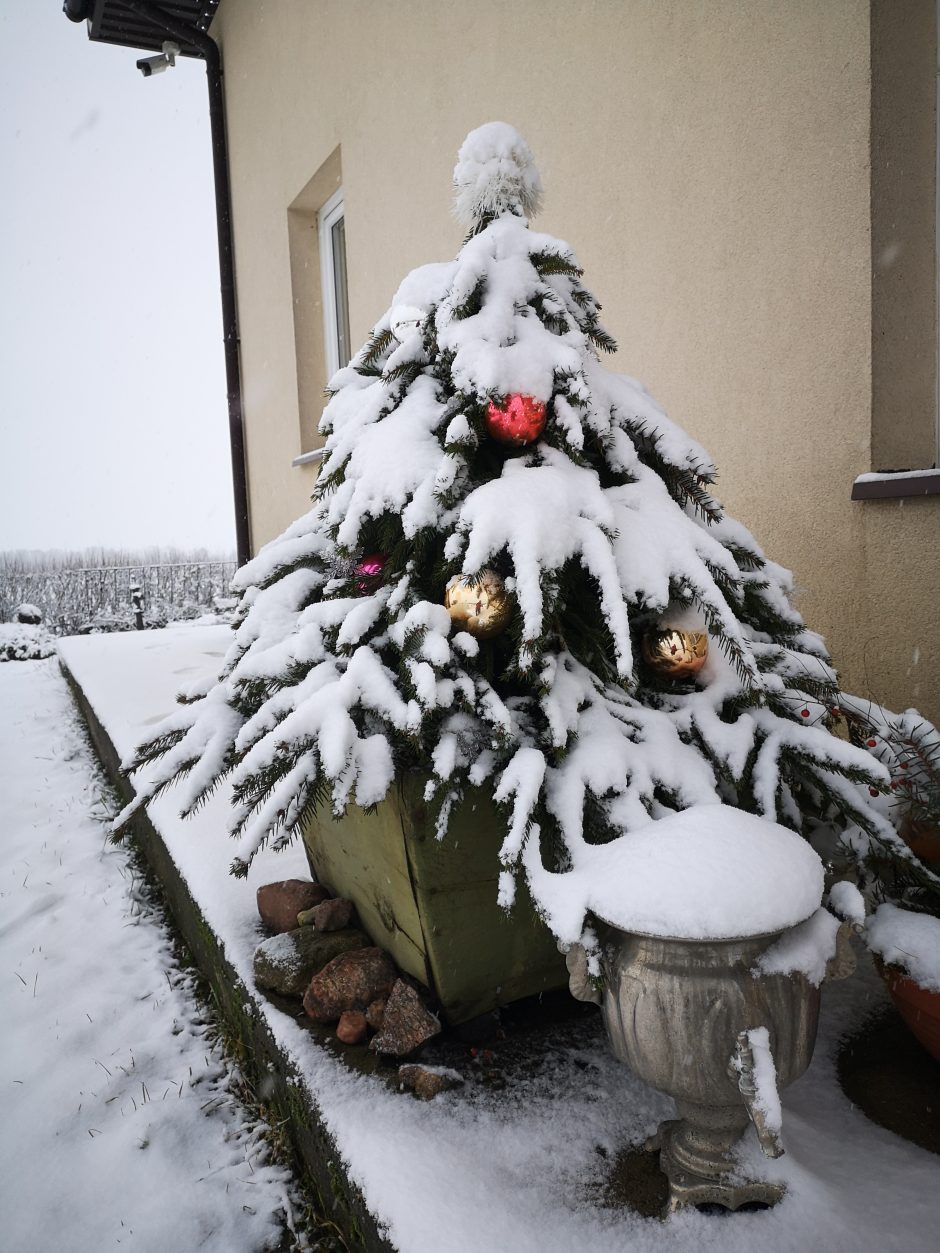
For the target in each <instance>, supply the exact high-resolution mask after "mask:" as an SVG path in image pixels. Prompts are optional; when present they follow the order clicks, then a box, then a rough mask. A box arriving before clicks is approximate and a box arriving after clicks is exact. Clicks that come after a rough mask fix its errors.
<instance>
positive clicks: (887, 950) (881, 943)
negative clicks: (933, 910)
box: [866, 901, 940, 992]
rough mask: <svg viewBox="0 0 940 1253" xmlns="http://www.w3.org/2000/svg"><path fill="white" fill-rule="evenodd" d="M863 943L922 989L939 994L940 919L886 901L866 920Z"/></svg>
mask: <svg viewBox="0 0 940 1253" xmlns="http://www.w3.org/2000/svg"><path fill="white" fill-rule="evenodd" d="M866 939H867V941H868V947H869V948H870V949H871V951H872V952H873V953H877V954H878V955H879V956H880V957H881V958H882V959H883V960H884V961H885V962H887V963H888V965H889V966H900V967H901V969H902V970H903V971H905V973H906V974H908V975H910V977H911V978H912V979H913V980H914V982H915V983H918V984H920V986H921V987H922V988H926V989H927V990H928V991H930V992H940V918H934V917H932V916H931V915H929V914H915V913H912V912H911V910H909V909H900V908H899V907H898V906H897V905H892V904H891V903H890V902H889V901H885V903H884V904H883V905H879V906H878V908H877V910H875V912H874V914H873V915H872V916H871V918H869V920H868V928H867V933H866Z"/></svg>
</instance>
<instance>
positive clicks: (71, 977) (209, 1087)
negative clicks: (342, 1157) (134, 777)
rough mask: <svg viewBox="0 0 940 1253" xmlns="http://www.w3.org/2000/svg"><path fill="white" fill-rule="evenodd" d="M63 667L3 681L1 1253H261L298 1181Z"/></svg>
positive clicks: (33, 665) (16, 668) (29, 669)
mask: <svg viewBox="0 0 940 1253" xmlns="http://www.w3.org/2000/svg"><path fill="white" fill-rule="evenodd" d="M107 805H108V802H107V798H106V787H105V783H104V780H103V776H102V774H101V771H100V769H99V767H98V765H97V762H96V760H95V758H94V756H93V753H92V750H91V749H90V747H89V745H88V743H87V740H86V739H85V736H84V734H83V732H82V730H81V729H80V718H79V715H78V713H77V711H76V709H75V706H74V703H73V701H72V699H71V694H70V693H69V691H68V688H67V686H66V684H65V681H64V679H63V677H62V675H61V673H60V671H59V668H58V664H57V662H56V661H55V660H50V661H38V662H11V663H8V664H6V665H2V666H0V810H2V815H3V817H2V832H3V854H2V860H0V956H2V961H0V971H2V986H3V989H4V997H3V1006H2V1016H3V1017H2V1021H3V1029H2V1032H0V1082H2V1085H3V1094H4V1095H3V1120H2V1133H0V1212H2V1215H3V1217H2V1228H0V1231H2V1234H0V1246H2V1248H3V1250H4V1253H46V1251H47V1250H55V1251H56V1253H100V1251H103V1250H108V1249H113V1248H118V1247H120V1248H127V1249H131V1250H137V1251H138V1253H157V1251H158V1250H160V1251H162V1250H164V1249H172V1250H174V1251H175V1253H195V1251H196V1250H200V1251H201V1253H256V1251H258V1250H262V1249H266V1248H272V1247H275V1246H276V1244H277V1241H278V1240H279V1239H280V1236H281V1234H282V1233H283V1230H284V1225H285V1221H288V1222H290V1221H291V1220H290V1217H289V1216H290V1215H291V1212H292V1211H291V1197H290V1189H291V1180H290V1176H289V1174H288V1172H287V1171H285V1170H284V1169H283V1168H282V1167H279V1166H276V1165H273V1164H270V1163H267V1162H266V1152H267V1150H266V1146H265V1144H264V1141H263V1139H262V1138H261V1131H260V1129H259V1128H258V1127H257V1126H252V1125H251V1124H250V1123H249V1121H248V1120H247V1116H246V1114H245V1111H244V1109H243V1108H242V1107H241V1106H240V1105H239V1104H238V1102H237V1100H236V1099H235V1098H234V1096H233V1094H232V1077H231V1072H230V1070H229V1068H228V1067H227V1065H226V1063H225V1061H224V1059H223V1057H222V1055H221V1052H220V1050H219V1048H218V1047H217V1046H216V1045H215V1044H214V1043H213V1042H212V1041H211V1039H210V1038H209V1036H208V1035H207V1029H206V1024H205V1022H204V1021H203V1020H202V1018H201V1016H200V1011H199V1010H198V1008H196V1006H195V1004H194V1002H193V1000H192V989H191V977H190V976H188V975H187V974H186V973H185V972H184V971H181V970H180V968H179V967H178V965H177V963H176V961H175V960H174V956H173V952H172V949H171V945H170V941H169V938H168V935H167V933H166V930H165V929H164V927H163V926H162V925H161V923H160V921H159V918H158V917H156V916H155V915H154V912H153V910H152V909H151V908H150V907H149V906H148V905H147V902H146V893H145V891H144V890H143V888H142V885H141V884H140V883H139V881H138V880H137V879H136V877H135V874H134V870H133V866H132V863H131V861H130V859H129V857H128V854H127V852H126V851H124V850H122V849H114V848H113V847H111V846H109V845H108V844H107V843H106V835H105V826H104V821H105V820H106V818H107V816H108V808H107Z"/></svg>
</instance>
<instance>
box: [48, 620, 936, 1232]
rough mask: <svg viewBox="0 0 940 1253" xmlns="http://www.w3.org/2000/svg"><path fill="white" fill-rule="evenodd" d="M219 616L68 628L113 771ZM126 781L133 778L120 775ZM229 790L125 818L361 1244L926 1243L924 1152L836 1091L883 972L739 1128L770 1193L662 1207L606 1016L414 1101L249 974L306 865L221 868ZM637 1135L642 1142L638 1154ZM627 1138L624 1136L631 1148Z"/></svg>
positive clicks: (645, 1120)
mask: <svg viewBox="0 0 940 1253" xmlns="http://www.w3.org/2000/svg"><path fill="white" fill-rule="evenodd" d="M227 639H228V629H227V628H225V627H217V626H200V625H196V626H188V627H185V626H183V627H175V628H169V629H167V630H165V631H143V632H133V633H128V634H124V635H108V636H88V637H81V638H75V639H69V640H64V641H62V642H61V644H60V657H61V663H62V667H63V670H64V672H65V674H66V676H67V678H68V679H69V681H70V683H71V685H72V687H73V690H74V691H75V694H76V698H77V700H78V702H79V705H80V708H81V709H82V712H83V713H84V715H85V718H86V720H87V722H88V726H89V730H90V732H91V735H92V738H93V740H94V743H95V746H96V748H97V750H98V753H99V754H100V756H101V758H102V760H103V762H104V764H105V766H106V767H107V769H108V771H109V773H111V774H112V777H116V772H117V763H118V760H119V758H120V757H122V756H124V755H125V754H126V753H127V752H128V751H129V750H130V749H131V748H132V747H133V746H134V745H135V744H136V743H137V742H138V741H139V740H141V739H142V738H143V737H144V735H145V734H146V732H147V731H148V729H149V728H151V727H152V726H153V725H154V724H155V723H156V722H157V721H158V720H159V719H160V718H161V717H162V716H163V715H165V714H166V713H167V712H168V711H169V710H170V709H171V708H172V706H173V700H174V695H175V692H176V690H177V688H178V687H180V686H182V685H183V684H184V683H190V682H192V681H193V680H195V679H197V678H198V677H199V676H200V674H201V673H202V672H203V671H205V670H208V669H215V668H216V667H217V665H218V662H219V659H220V658H221V656H222V654H223V652H224V649H225V646H226V643H227ZM123 793H124V796H125V797H126V796H128V795H129V792H128V788H127V784H126V783H124V784H123ZM227 807H228V797H227V795H226V794H225V793H224V791H222V792H219V793H218V794H217V795H216V796H214V797H213V798H212V800H211V801H210V802H209V803H208V804H207V805H206V806H205V807H204V808H203V809H202V810H201V811H200V812H199V813H198V814H197V815H196V817H195V818H193V819H191V820H189V821H187V822H182V821H180V820H179V819H178V817H177V816H176V809H175V806H174V800H173V796H172V793H170V794H168V795H166V796H163V797H161V798H160V799H159V800H157V801H155V802H154V803H153V804H151V806H150V807H149V810H148V816H147V818H146V819H144V820H142V821H141V822H139V824H138V826H137V829H136V836H137V838H138V839H139V841H140V843H141V846H142V848H143V850H144V852H145V855H146V856H147V858H148V859H149V861H150V863H151V865H152V866H153V867H154V869H155V870H156V872H157V874H158V876H159V878H160V879H161V880H162V882H163V885H164V888H165V890H166V894H167V899H168V904H169V906H170V908H171V910H172V912H173V914H174V916H175V919H176V922H177V924H178V926H179V928H180V930H181V931H182V933H183V935H184V937H185V939H186V941H187V943H188V944H189V946H190V948H191V950H192V952H193V955H194V957H195V959H196V960H197V962H198V963H199V964H200V966H201V967H202V968H203V970H204V971H205V973H206V975H207V976H208V978H209V980H210V981H211V983H212V987H213V990H214V993H215V996H216V998H217V1000H218V1004H219V1006H220V1008H221V1010H222V1012H223V1014H224V1015H225V1017H226V1019H227V1020H228V1025H229V1027H230V1028H231V1029H232V1030H233V1031H235V1032H236V1033H237V1034H238V1035H239V1037H240V1039H241V1041H242V1044H243V1046H244V1053H245V1068H246V1069H247V1070H249V1071H253V1075H254V1080H255V1082H256V1083H258V1084H262V1085H263V1087H262V1091H263V1092H264V1094H265V1097H266V1098H267V1099H268V1100H269V1102H270V1103H271V1104H272V1106H273V1107H274V1108H275V1109H276V1110H278V1111H280V1116H281V1117H282V1118H284V1119H289V1120H290V1130H291V1136H292V1140H293V1143H294V1147H295V1149H296V1151H297V1154H298V1157H299V1159H300V1162H301V1165H302V1168H303V1169H305V1170H306V1172H307V1173H308V1174H309V1176H310V1177H311V1179H312V1180H313V1181H314V1183H315V1185H316V1188H317V1191H318V1192H319V1193H320V1196H321V1199H322V1201H323V1203H324V1206H325V1209H326V1211H327V1213H330V1214H332V1216H333V1218H334V1219H335V1221H336V1222H337V1224H338V1225H339V1226H340V1228H341V1229H342V1230H343V1232H344V1235H345V1237H346V1239H347V1242H348V1244H349V1247H350V1248H351V1249H366V1250H370V1251H371V1250H374V1249H382V1250H387V1249H390V1248H394V1249H397V1250H400V1253H510V1251H512V1253H570V1251H571V1250H574V1249H591V1248H603V1249H605V1250H606V1251H607V1253H656V1251H659V1250H662V1251H663V1253H665V1251H666V1250H668V1251H669V1253H692V1250H695V1251H696V1253H697V1251H699V1250H702V1251H706V1250H719V1249H720V1250H723V1251H724V1253H744V1251H745V1250H752V1249H754V1248H757V1247H759V1248H761V1249H764V1250H767V1251H768V1253H773V1251H774V1250H779V1251H780V1253H782V1251H783V1250H788V1249H793V1248H820V1249H822V1248H825V1249H826V1250H827V1253H865V1250H875V1249H882V1248H904V1249H906V1250H912V1251H916V1250H926V1249H927V1248H932V1247H933V1240H934V1236H935V1230H936V1227H937V1224H938V1223H940V1195H938V1192H937V1189H936V1186H935V1184H936V1157H935V1156H933V1155H932V1154H930V1153H927V1152H925V1151H923V1150H921V1149H918V1148H916V1147H914V1146H912V1145H910V1144H907V1143H906V1142H904V1141H902V1140H900V1139H898V1138H897V1137H895V1136H893V1135H892V1134H890V1133H889V1132H886V1131H884V1130H882V1129H881V1128H879V1127H876V1126H875V1125H874V1124H872V1123H870V1122H868V1120H867V1119H866V1118H865V1117H864V1116H863V1115H862V1114H861V1113H860V1112H859V1111H858V1110H857V1109H855V1107H853V1106H852V1105H851V1104H850V1102H849V1101H848V1100H847V1099H846V1098H845V1097H844V1096H843V1094H842V1092H841V1090H840V1089H839V1086H838V1083H837V1079H836V1073H835V1060H836V1054H837V1051H838V1043H839V1039H840V1037H841V1036H842V1035H843V1034H845V1033H847V1032H851V1031H852V1030H854V1029H855V1028H856V1027H857V1025H858V1023H859V1022H860V1020H861V1018H862V1017H863V1016H864V1014H865V1013H866V1012H867V1011H868V1010H869V1009H870V1008H871V1006H872V1005H873V1004H877V1003H881V1002H882V1001H883V1000H884V997H885V994H884V992H883V990H882V989H881V987H880V985H879V984H878V983H877V982H876V981H875V980H874V979H873V978H868V979H866V978H863V977H859V978H856V979H850V980H847V981H845V982H844V983H842V984H839V985H837V987H835V988H833V989H832V990H831V991H829V992H828V993H827V996H826V997H825V998H824V1012H823V1019H822V1024H821V1036H820V1041H819V1044H818V1045H817V1051H816V1058H815V1060H814V1063H813V1065H812V1066H811V1067H810V1069H809V1071H808V1072H807V1074H806V1075H805V1076H804V1077H803V1078H802V1079H801V1080H799V1081H798V1082H797V1083H795V1084H793V1085H792V1087H790V1088H788V1089H787V1091H786V1093H785V1094H784V1101H783V1107H784V1120H783V1135H784V1141H785V1145H786V1148H787V1155H786V1156H785V1157H783V1158H781V1159H779V1161H775V1162H768V1161H767V1160H766V1159H764V1158H763V1157H762V1156H761V1154H760V1151H759V1148H758V1146H757V1142H756V1139H752V1140H749V1141H747V1142H746V1144H745V1149H744V1153H745V1156H746V1165H747V1170H748V1173H749V1174H751V1175H755V1174H758V1173H763V1174H764V1175H766V1176H767V1177H768V1178H773V1179H779V1180H781V1181H783V1182H785V1183H786V1185H787V1188H788V1194H787V1197H786V1198H785V1200H784V1201H783V1202H782V1203H781V1204H780V1205H779V1206H777V1207H776V1208H775V1209H773V1210H770V1211H767V1212H765V1213H754V1214H738V1215H736V1216H734V1217H732V1218H724V1219H716V1218H713V1217H709V1216H706V1215H701V1214H698V1213H695V1212H689V1213H685V1214H683V1215H682V1216H681V1217H677V1218H674V1219H672V1220H671V1221H670V1222H668V1223H661V1222H659V1221H657V1220H650V1219H647V1218H643V1217H642V1216H641V1215H640V1214H638V1213H636V1212H634V1211H632V1210H629V1209H624V1208H618V1207H616V1206H612V1205H609V1204H605V1202H604V1198H605V1189H606V1186H607V1185H608V1184H609V1182H610V1179H611V1175H612V1173H613V1171H614V1168H615V1163H617V1162H618V1161H619V1162H620V1163H626V1164H627V1169H631V1168H632V1167H630V1162H631V1161H634V1160H635V1159H636V1158H637V1156H638V1155H637V1153H636V1150H639V1148H640V1147H641V1145H642V1143H643V1141H644V1139H645V1137H646V1136H647V1134H649V1132H651V1131H652V1130H653V1129H654V1128H655V1126H656V1125H657V1124H658V1122H659V1121H660V1120H661V1119H662V1118H663V1117H664V1116H666V1115H667V1114H668V1112H669V1106H670V1102H669V1101H668V1100H667V1099H666V1098H664V1097H661V1096H660V1095H658V1094H657V1093H655V1092H652V1091H651V1090H650V1089H649V1088H648V1087H646V1085H644V1084H643V1083H641V1082H640V1081H639V1080H637V1079H636V1078H634V1077H633V1076H632V1075H631V1074H630V1072H629V1071H628V1070H627V1069H626V1068H625V1067H623V1066H620V1065H619V1064H618V1063H616V1062H615V1061H614V1060H613V1058H612V1057H611V1055H610V1053H609V1050H608V1049H607V1047H606V1044H605V1042H604V1039H603V1034H602V1030H601V1028H600V1024H599V1022H595V1021H594V1020H588V1021H587V1022H586V1023H585V1024H584V1025H583V1027H582V1028H581V1029H580V1031H579V1032H578V1033H575V1034H574V1035H572V1034H570V1033H569V1034H568V1035H567V1036H564V1035H561V1036H558V1035H556V1036H555V1037H551V1035H550V1033H547V1038H546V1041H545V1043H544V1044H543V1045H541V1046H537V1045H533V1046H532V1056H531V1057H530V1058H529V1059H527V1060H528V1061H529V1062H530V1063H531V1064H528V1065H526V1067H525V1068H524V1070H523V1072H522V1073H523V1074H524V1078H523V1079H522V1080H521V1081H519V1082H510V1083H509V1085H508V1086H507V1087H505V1088H503V1089H502V1090H498V1091H494V1090H492V1089H491V1088H490V1087H489V1086H488V1085H487V1083H486V1082H485V1074H484V1073H483V1069H482V1067H481V1066H480V1064H479V1061H478V1060H473V1059H471V1057H470V1054H469V1051H468V1052H467V1057H466V1065H465V1066H464V1067H463V1070H464V1074H465V1078H466V1083H465V1085H464V1086H463V1088H462V1089H460V1090H458V1091H455V1092H451V1093H446V1094H444V1095H442V1096H440V1097H438V1098H437V1099H436V1100H435V1101H434V1102H432V1103H430V1104H425V1103H422V1102H419V1101H416V1100H415V1099H414V1098H412V1097H411V1096H410V1095H407V1094H402V1093H398V1092H397V1091H396V1090H395V1088H394V1085H393V1084H392V1083H390V1082H389V1080H388V1077H387V1076H383V1075H381V1074H378V1073H375V1074H368V1073H362V1072H361V1071H358V1070H355V1069H352V1068H350V1067H349V1066H348V1065H347V1064H346V1063H345V1062H344V1061H343V1059H342V1058H341V1057H340V1056H339V1055H338V1054H337V1052H336V1051H335V1046H333V1045H331V1044H329V1042H328V1040H327V1038H326V1035H325V1033H321V1034H320V1035H318V1034H317V1032H316V1030H314V1029H312V1028H311V1027H310V1026H309V1025H307V1024H305V1023H304V1022H302V1021H299V1020H298V1019H296V1018H294V1017H293V1016H291V1015H290V1014H288V1013H284V1012H282V1011H281V1010H280V1009H278V1008H276V1007H275V1006H273V1005H272V1004H271V1003H270V1002H268V1001H267V1000H266V999H265V998H264V997H262V996H261V995H260V994H258V993H257V992H256V991H255V989H254V987H253V984H252V980H251V960H252V955H253V952H254V948H255V946H256V944H257V943H258V940H259V939H260V938H261V930H260V924H259V923H258V920H257V915H256V911H255V904H254V896H255V890H256V888H257V886H258V884H260V883H262V882H265V881H268V880H272V879H281V878H286V877H289V876H292V875H306V873H307V868H306V861H305V858H304V856H303V853H302V851H301V850H299V849H291V850H288V851H287V852H286V853H282V854H280V855H277V856H275V855H272V854H270V853H262V854H261V855H259V857H258V858H257V859H256V861H255V863H254V865H253V866H252V870H251V874H250V877H249V879H248V880H247V881H243V880H236V879H233V878H231V877H230V876H229V875H228V873H227V870H228V865H229V863H230V861H231V845H230V842H229V840H228V837H227V834H226V825H227V823H226V820H227ZM630 1151H633V1156H632V1157H631V1156H629V1154H630ZM624 1154H627V1156H623V1155H624Z"/></svg>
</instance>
